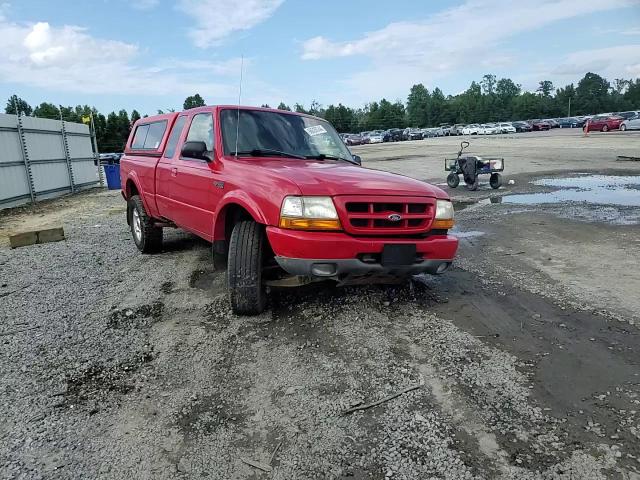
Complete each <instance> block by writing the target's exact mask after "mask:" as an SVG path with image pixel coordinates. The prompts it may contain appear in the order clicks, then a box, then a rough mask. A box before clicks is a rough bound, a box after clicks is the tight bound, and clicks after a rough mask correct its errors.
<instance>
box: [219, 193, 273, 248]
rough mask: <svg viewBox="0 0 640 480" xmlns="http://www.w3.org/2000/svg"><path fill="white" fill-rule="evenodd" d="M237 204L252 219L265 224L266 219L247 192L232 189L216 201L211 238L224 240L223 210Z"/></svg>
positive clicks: (224, 218) (224, 217)
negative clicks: (216, 206)
mask: <svg viewBox="0 0 640 480" xmlns="http://www.w3.org/2000/svg"><path fill="white" fill-rule="evenodd" d="M232 204H233V205H239V206H240V207H242V208H244V209H245V210H246V211H247V212H248V213H249V215H251V217H253V219H254V220H255V221H256V222H258V223H261V224H263V225H267V223H268V222H267V219H266V217H265V215H264V213H263V212H262V209H261V208H260V207H259V206H258V203H257V202H256V201H255V200H253V199H252V198H251V197H250V196H249V195H248V194H247V193H245V192H243V191H241V190H234V191H231V192H229V193H227V194H226V195H225V196H224V197H222V200H220V202H219V203H218V208H217V209H216V213H215V215H214V218H213V240H214V241H216V240H226V238H225V220H226V216H225V212H226V208H227V207H228V206H229V205H232Z"/></svg>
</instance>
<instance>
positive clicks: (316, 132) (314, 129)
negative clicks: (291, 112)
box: [304, 125, 327, 137]
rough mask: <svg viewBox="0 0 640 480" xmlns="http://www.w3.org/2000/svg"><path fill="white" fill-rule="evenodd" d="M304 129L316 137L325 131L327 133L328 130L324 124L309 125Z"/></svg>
mask: <svg viewBox="0 0 640 480" xmlns="http://www.w3.org/2000/svg"><path fill="white" fill-rule="evenodd" d="M304 131H305V132H307V133H308V134H309V135H311V136H312V137H315V136H316V135H321V134H323V133H327V131H326V130H325V129H324V127H323V126H322V125H314V126H313V127H307V128H305V129H304Z"/></svg>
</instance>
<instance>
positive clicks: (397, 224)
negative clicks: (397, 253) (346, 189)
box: [334, 196, 435, 235]
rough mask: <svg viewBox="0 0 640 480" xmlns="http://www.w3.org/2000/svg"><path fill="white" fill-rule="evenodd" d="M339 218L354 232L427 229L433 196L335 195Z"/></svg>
mask: <svg viewBox="0 0 640 480" xmlns="http://www.w3.org/2000/svg"><path fill="white" fill-rule="evenodd" d="M334 200H335V201H336V206H337V208H338V215H339V216H340V221H341V222H342V226H343V228H344V229H345V231H346V232H348V233H352V234H355V235H414V234H418V233H422V232H425V231H427V230H429V228H430V226H431V223H432V221H433V215H434V209H435V200H434V199H432V198H428V197H395V196H393V197H388V196H384V197H368V196H367V197H365V196H353V197H347V196H338V197H335V198H334Z"/></svg>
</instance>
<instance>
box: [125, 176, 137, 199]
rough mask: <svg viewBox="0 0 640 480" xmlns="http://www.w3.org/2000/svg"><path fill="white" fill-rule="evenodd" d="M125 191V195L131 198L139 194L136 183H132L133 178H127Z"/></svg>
mask: <svg viewBox="0 0 640 480" xmlns="http://www.w3.org/2000/svg"><path fill="white" fill-rule="evenodd" d="M125 193H126V195H127V198H131V197H133V196H134V195H139V194H140V192H138V187H136V184H135V183H133V180H127V186H126V189H125Z"/></svg>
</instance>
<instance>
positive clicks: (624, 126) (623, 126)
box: [620, 124, 627, 132]
mask: <svg viewBox="0 0 640 480" xmlns="http://www.w3.org/2000/svg"><path fill="white" fill-rule="evenodd" d="M626 129H627V126H626V125H624V124H622V125H620V130H621V131H622V132H624V131H625V130H626Z"/></svg>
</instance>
